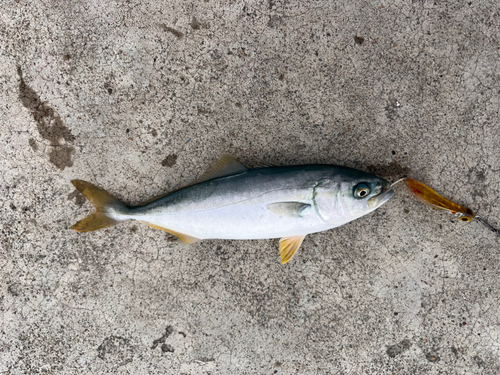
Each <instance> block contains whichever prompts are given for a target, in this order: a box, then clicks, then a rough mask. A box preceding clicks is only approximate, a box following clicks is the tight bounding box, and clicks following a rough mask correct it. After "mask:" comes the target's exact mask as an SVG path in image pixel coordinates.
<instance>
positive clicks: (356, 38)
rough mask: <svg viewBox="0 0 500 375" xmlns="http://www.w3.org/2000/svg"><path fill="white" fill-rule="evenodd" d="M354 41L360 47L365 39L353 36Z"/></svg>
mask: <svg viewBox="0 0 500 375" xmlns="http://www.w3.org/2000/svg"><path fill="white" fill-rule="evenodd" d="M354 41H355V42H356V44H359V45H361V44H363V42H364V41H365V38H362V37H360V36H355V37H354Z"/></svg>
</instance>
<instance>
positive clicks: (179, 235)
mask: <svg viewBox="0 0 500 375" xmlns="http://www.w3.org/2000/svg"><path fill="white" fill-rule="evenodd" d="M141 223H144V224H146V225H147V226H150V227H151V228H155V229H160V230H164V231H165V232H167V233H170V234H173V235H174V236H176V237H177V238H178V239H179V240H181V241H182V242H184V243H195V242H198V241H201V239H199V238H196V237H192V236H189V235H187V234H184V233H179V232H176V231H173V230H171V229H167V228H163V227H160V226H159V225H155V224H151V223H148V222H147V221H141Z"/></svg>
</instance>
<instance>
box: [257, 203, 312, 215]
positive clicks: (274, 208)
mask: <svg viewBox="0 0 500 375" xmlns="http://www.w3.org/2000/svg"><path fill="white" fill-rule="evenodd" d="M309 207H311V205H310V204H306V203H302V202H278V203H269V204H268V205H267V206H266V208H267V209H268V210H269V211H271V212H274V213H275V214H278V215H281V216H289V217H301V216H302V213H303V212H304V210H305V209H307V208H309Z"/></svg>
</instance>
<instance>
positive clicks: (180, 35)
mask: <svg viewBox="0 0 500 375" xmlns="http://www.w3.org/2000/svg"><path fill="white" fill-rule="evenodd" d="M161 28H162V29H163V31H166V32H168V33H170V34H173V35H175V36H176V37H177V38H179V39H180V38H182V37H183V36H184V34H183V33H181V32H180V31H178V30H176V29H174V28H172V27H169V26H167V25H165V24H162V25H161Z"/></svg>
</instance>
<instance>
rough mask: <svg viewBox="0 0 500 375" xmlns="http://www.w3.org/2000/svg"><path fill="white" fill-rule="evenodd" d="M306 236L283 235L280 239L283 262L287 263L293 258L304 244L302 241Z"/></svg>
mask: <svg viewBox="0 0 500 375" xmlns="http://www.w3.org/2000/svg"><path fill="white" fill-rule="evenodd" d="M305 237H306V236H290V237H283V238H282V239H281V240H280V255H281V264H285V263H286V262H288V261H289V260H290V259H292V258H293V256H294V255H295V253H296V252H297V250H298V249H299V248H300V245H302V241H304V238H305Z"/></svg>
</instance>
